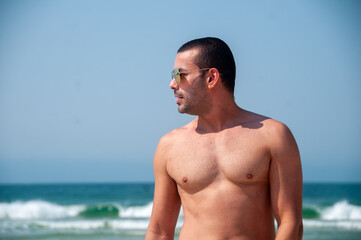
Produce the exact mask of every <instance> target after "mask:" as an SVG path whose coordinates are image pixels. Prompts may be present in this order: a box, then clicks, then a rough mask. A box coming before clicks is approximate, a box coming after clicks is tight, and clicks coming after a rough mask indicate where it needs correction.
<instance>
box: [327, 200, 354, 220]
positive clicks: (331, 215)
mask: <svg viewBox="0 0 361 240" xmlns="http://www.w3.org/2000/svg"><path fill="white" fill-rule="evenodd" d="M321 219H324V220H361V207H360V206H356V205H352V204H350V203H348V202H347V201H340V202H337V203H335V204H334V205H333V206H332V207H329V208H326V209H324V210H323V211H322V212H321Z"/></svg>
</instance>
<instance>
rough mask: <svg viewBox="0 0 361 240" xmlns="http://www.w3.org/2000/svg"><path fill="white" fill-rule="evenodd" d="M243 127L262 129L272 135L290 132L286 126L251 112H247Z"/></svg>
mask: <svg viewBox="0 0 361 240" xmlns="http://www.w3.org/2000/svg"><path fill="white" fill-rule="evenodd" d="M241 125H243V126H244V127H249V128H255V129H260V130H262V131H265V132H267V133H272V134H277V133H278V134H280V133H282V132H284V131H287V130H288V127H287V126H286V124H284V123H282V122H280V121H277V120H275V119H273V118H270V117H266V116H263V115H260V114H257V113H254V112H249V111H245V113H244V119H243V122H242V124H241Z"/></svg>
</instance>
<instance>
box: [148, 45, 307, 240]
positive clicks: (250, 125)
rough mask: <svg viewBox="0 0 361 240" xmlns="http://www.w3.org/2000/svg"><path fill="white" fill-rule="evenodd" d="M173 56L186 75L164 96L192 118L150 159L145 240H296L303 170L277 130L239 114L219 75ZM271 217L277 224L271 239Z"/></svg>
mask: <svg viewBox="0 0 361 240" xmlns="http://www.w3.org/2000/svg"><path fill="white" fill-rule="evenodd" d="M197 54H198V49H192V50H187V51H185V52H181V53H178V54H177V57H176V60H175V65H174V68H181V69H183V70H184V72H191V73H189V74H184V75H182V76H181V77H182V78H181V82H180V84H179V85H178V84H177V83H176V82H175V80H174V79H173V80H172V81H171V83H170V88H171V89H173V90H174V92H175V96H176V97H177V100H176V103H177V104H178V110H179V111H180V112H182V113H189V114H194V115H198V117H197V118H196V119H194V120H193V121H191V122H190V123H189V124H187V125H185V126H184V127H182V128H179V129H175V130H173V131H172V132H170V133H168V134H166V135H165V136H164V137H163V138H162V139H161V140H160V142H159V145H158V147H157V150H156V153H155V157H154V173H155V192H154V203H153V210H152V216H151V219H150V223H149V227H148V230H147V233H146V237H145V239H146V240H153V239H157V240H160V239H167V240H168V239H174V229H175V225H176V222H177V218H178V215H179V210H180V207H181V205H182V206H183V212H184V224H183V227H182V229H181V232H180V235H179V239H180V240H192V239H195V240H202V239H204V240H213V239H214V240H221V239H222V240H236V239H237V240H238V239H242V240H243V239H244V240H245V239H260V240H267V239H277V240H281V239H287V240H289V239H302V234H303V229H302V170H301V162H300V156H299V152H298V148H297V144H296V142H295V140H294V138H293V136H292V133H291V132H290V130H289V129H288V128H287V127H286V126H285V125H284V124H282V123H280V122H278V121H275V120H273V119H269V118H266V117H263V116H260V115H257V114H255V113H251V112H248V111H245V110H243V109H241V108H239V107H238V106H237V105H236V103H235V101H234V98H233V94H232V93H230V92H229V91H227V89H226V88H225V87H224V85H223V83H222V80H221V75H220V73H219V72H218V70H217V69H215V68H211V69H209V70H207V71H205V72H204V73H202V71H197V69H199V67H198V66H197V65H195V64H194V63H193V59H194V57H195V56H197ZM274 217H275V218H276V220H277V223H278V229H277V236H276V233H275V226H274Z"/></svg>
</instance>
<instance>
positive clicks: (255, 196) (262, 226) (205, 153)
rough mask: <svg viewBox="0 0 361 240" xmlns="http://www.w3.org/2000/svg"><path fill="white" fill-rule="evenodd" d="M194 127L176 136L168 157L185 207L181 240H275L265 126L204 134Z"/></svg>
mask: <svg viewBox="0 0 361 240" xmlns="http://www.w3.org/2000/svg"><path fill="white" fill-rule="evenodd" d="M263 120H264V121H263V122H267V121H274V120H265V119H263ZM251 125H252V124H251ZM191 126H192V123H191V124H190V125H187V126H186V127H185V128H181V129H178V130H175V131H174V133H173V137H172V139H173V140H172V141H173V142H172V144H171V145H170V149H169V151H168V154H167V156H168V158H167V172H168V174H169V175H170V177H172V178H173V179H174V181H175V182H176V183H177V187H178V192H179V195H180V197H181V201H182V205H183V212H184V225H183V227H182V231H181V234H180V239H186V240H189V239H272V238H274V235H275V233H274V231H275V229H274V220H273V215H272V209H271V203H270V195H269V194H270V189H269V180H268V177H269V176H268V173H269V166H270V162H271V157H270V152H269V148H268V146H267V141H268V140H267V135H268V134H267V132H266V129H265V127H264V126H263V123H261V122H259V124H256V125H252V126H256V127H249V126H248V127H247V124H244V125H242V124H239V125H236V126H234V127H231V128H228V129H224V130H223V131H220V132H217V133H204V134H200V133H197V131H195V129H194V128H192V127H191Z"/></svg>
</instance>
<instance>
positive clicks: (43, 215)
mask: <svg viewBox="0 0 361 240" xmlns="http://www.w3.org/2000/svg"><path fill="white" fill-rule="evenodd" d="M84 209H85V206H84V205H72V206H60V205H57V204H54V203H49V202H46V201H41V200H32V201H28V202H20V201H18V202H13V203H0V219H5V218H10V219H54V218H65V217H75V216H77V215H78V214H79V213H80V212H81V211H83V210H84Z"/></svg>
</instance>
